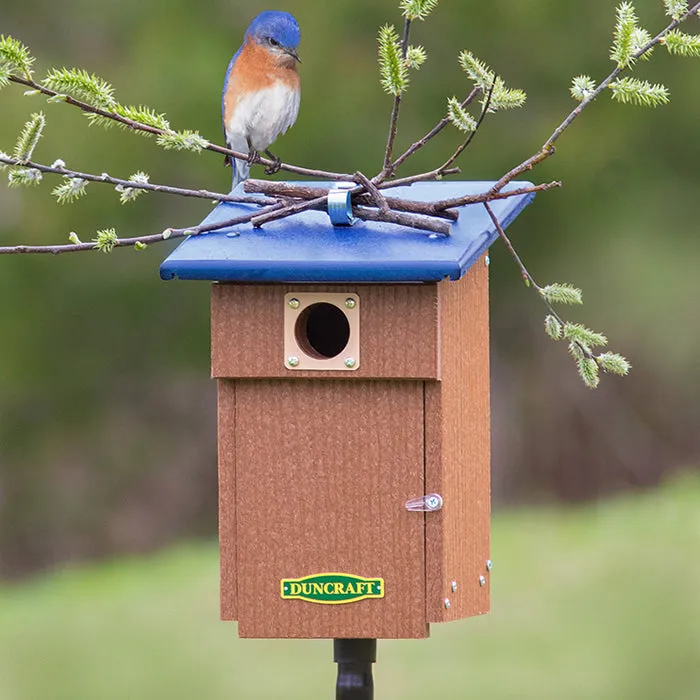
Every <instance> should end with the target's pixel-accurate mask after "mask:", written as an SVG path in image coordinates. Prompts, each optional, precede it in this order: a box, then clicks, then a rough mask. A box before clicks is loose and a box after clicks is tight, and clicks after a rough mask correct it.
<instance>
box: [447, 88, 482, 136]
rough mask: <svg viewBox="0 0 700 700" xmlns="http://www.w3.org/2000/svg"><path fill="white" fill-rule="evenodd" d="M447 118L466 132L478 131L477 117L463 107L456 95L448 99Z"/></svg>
mask: <svg viewBox="0 0 700 700" xmlns="http://www.w3.org/2000/svg"><path fill="white" fill-rule="evenodd" d="M447 118H448V119H449V120H450V122H451V123H452V125H453V126H454V127H456V128H457V129H459V130H460V131H464V132H465V133H471V132H472V131H476V128H477V122H476V119H474V117H472V115H471V114H469V112H467V110H466V109H464V107H462V105H461V104H460V101H459V100H458V99H457V98H456V97H450V99H449V100H447Z"/></svg>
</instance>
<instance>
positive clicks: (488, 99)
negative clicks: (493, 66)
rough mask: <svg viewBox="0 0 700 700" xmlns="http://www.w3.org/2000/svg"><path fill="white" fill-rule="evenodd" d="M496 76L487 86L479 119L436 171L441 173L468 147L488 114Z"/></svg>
mask: <svg viewBox="0 0 700 700" xmlns="http://www.w3.org/2000/svg"><path fill="white" fill-rule="evenodd" d="M496 80H497V78H496V76H494V78H493V82H492V83H491V87H490V88H489V92H488V94H487V95H486V99H485V100H484V104H483V106H482V108H481V114H480V115H479V119H478V120H477V122H476V127H475V128H474V131H472V132H471V133H470V134H469V136H467V138H466V139H465V140H464V142H463V143H462V144H461V145H460V146H459V148H458V149H457V150H456V151H455V152H454V153H453V154H452V155H451V156H450V157H449V158H448V159H447V160H446V161H445V162H444V163H443V164H442V165H441V166H440V167H439V168H438V172H439V173H440V174H442V173H443V172H444V171H445V170H446V169H447V168H449V167H450V166H451V165H452V164H453V163H454V162H455V161H456V160H457V158H459V157H460V156H461V155H462V153H463V152H464V151H465V150H466V149H467V148H469V146H470V145H471V142H472V141H473V140H474V137H475V136H476V132H477V131H479V127H480V126H481V125H482V124H483V123H484V119H485V118H486V115H487V114H488V111H489V107H490V106H491V97H492V96H493V89H494V88H495V87H496Z"/></svg>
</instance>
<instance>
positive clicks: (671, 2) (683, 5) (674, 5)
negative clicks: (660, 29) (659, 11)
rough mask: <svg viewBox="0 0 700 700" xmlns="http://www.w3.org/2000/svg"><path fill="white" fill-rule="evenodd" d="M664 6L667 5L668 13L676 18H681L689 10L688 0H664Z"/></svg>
mask: <svg viewBox="0 0 700 700" xmlns="http://www.w3.org/2000/svg"><path fill="white" fill-rule="evenodd" d="M664 6H665V7H666V14H667V15H668V16H669V17H671V18H672V19H675V20H679V19H680V18H681V17H682V16H683V15H684V14H685V13H686V12H688V3H687V2H686V0H664Z"/></svg>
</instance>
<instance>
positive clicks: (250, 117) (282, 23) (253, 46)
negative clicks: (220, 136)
mask: <svg viewBox="0 0 700 700" xmlns="http://www.w3.org/2000/svg"><path fill="white" fill-rule="evenodd" d="M300 39H301V33H300V31H299V25H298V24H297V21H296V19H294V17H292V15H290V14H289V13H288V12H277V11H273V10H268V11H266V12H261V13H260V14H259V15H258V16H257V17H256V18H255V19H254V20H253V21H252V22H251V24H250V26H249V27H248V30H247V31H246V33H245V36H244V37H243V44H242V45H241V47H240V48H239V49H238V51H236V53H235V55H234V57H233V58H232V59H231V63H229V66H228V70H227V71H226V78H225V79H224V92H223V95H222V99H221V111H222V117H223V126H224V135H225V137H226V143H227V144H228V147H229V148H231V149H233V150H234V151H240V152H242V153H248V154H249V155H248V160H242V159H239V158H236V159H233V160H232V159H231V157H230V156H227V157H226V165H231V166H232V167H233V187H236V186H237V185H238V184H239V183H240V182H243V181H244V180H247V179H248V176H249V174H250V164H251V163H252V162H254V161H255V158H256V157H257V155H258V152H259V151H263V152H264V153H265V154H266V155H267V156H268V157H269V158H271V159H272V160H274V161H275V162H276V163H277V164H279V162H280V159H279V158H277V156H274V155H273V154H272V153H270V151H268V150H267V149H268V147H269V146H270V144H272V143H273V142H274V141H275V139H276V138H277V137H278V136H279V135H280V134H283V133H284V132H285V131H287V129H289V127H290V126H292V125H293V124H294V122H295V121H296V119H297V114H298V113H299V73H298V71H297V63H300V62H301V61H300V59H299V56H298V55H297V47H298V46H299V41H300ZM272 172H274V170H273V171H272Z"/></svg>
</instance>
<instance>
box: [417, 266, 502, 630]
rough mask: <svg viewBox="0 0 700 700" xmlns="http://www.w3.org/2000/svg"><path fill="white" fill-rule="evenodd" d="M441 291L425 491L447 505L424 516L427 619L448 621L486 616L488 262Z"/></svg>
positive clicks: (428, 406) (428, 395)
mask: <svg viewBox="0 0 700 700" xmlns="http://www.w3.org/2000/svg"><path fill="white" fill-rule="evenodd" d="M437 287H438V298H439V309H440V312H439V335H440V344H441V352H442V358H441V365H442V377H443V381H441V382H426V383H425V389H426V391H425V419H426V427H425V430H426V489H427V492H428V493H431V492H437V493H440V494H442V495H443V497H444V507H443V509H442V510H441V511H440V512H439V513H428V514H426V565H427V619H428V622H447V621H450V620H457V619H460V618H463V617H469V616H471V615H478V614H481V613H485V612H488V610H489V573H488V572H487V571H486V561H487V560H488V559H489V548H490V534H489V533H490V402H489V399H490V396H489V320H488V268H487V266H486V264H485V260H484V258H482V259H481V260H479V261H478V262H477V263H476V264H475V265H474V266H473V267H472V268H471V269H470V270H469V272H468V273H467V274H466V275H465V276H464V277H463V278H462V279H461V280H460V281H459V282H441V283H439V284H438V285H437ZM480 576H484V578H485V579H486V581H485V585H484V586H480V585H479V577H480ZM453 581H455V582H456V583H457V590H456V591H453V590H452V587H451V584H452V582H453ZM446 598H449V600H450V607H449V608H446V607H445V603H444V601H445V599H446Z"/></svg>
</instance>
